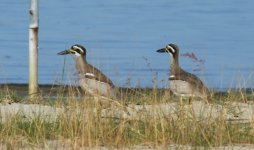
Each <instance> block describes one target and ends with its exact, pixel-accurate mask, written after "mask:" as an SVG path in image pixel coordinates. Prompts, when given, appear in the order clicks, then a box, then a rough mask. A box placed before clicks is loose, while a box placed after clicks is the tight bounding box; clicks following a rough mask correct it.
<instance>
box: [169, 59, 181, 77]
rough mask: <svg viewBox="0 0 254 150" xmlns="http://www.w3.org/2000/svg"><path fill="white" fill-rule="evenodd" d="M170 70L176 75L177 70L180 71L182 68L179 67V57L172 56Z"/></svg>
mask: <svg viewBox="0 0 254 150" xmlns="http://www.w3.org/2000/svg"><path fill="white" fill-rule="evenodd" d="M170 61H171V62H170V70H171V73H174V72H176V71H177V70H179V69H180V66H179V61H178V56H175V57H174V56H172V57H171V59H170Z"/></svg>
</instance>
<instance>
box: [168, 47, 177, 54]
mask: <svg viewBox="0 0 254 150" xmlns="http://www.w3.org/2000/svg"><path fill="white" fill-rule="evenodd" d="M167 48H170V49H171V50H172V52H173V53H175V52H176V51H175V49H174V48H173V47H172V46H170V45H168V46H167Z"/></svg>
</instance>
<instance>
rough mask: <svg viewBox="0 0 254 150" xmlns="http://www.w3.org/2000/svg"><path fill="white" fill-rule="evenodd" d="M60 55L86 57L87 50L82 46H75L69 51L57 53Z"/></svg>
mask: <svg viewBox="0 0 254 150" xmlns="http://www.w3.org/2000/svg"><path fill="white" fill-rule="evenodd" d="M57 54H58V55H66V54H74V55H75V56H86V48H85V47H84V46H82V45H79V44H75V45H72V46H71V47H70V48H69V49H67V50H64V51H61V52H59V53H57Z"/></svg>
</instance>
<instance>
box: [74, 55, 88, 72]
mask: <svg viewBox="0 0 254 150" xmlns="http://www.w3.org/2000/svg"><path fill="white" fill-rule="evenodd" d="M76 59H77V61H76V62H77V63H76V68H77V70H78V73H79V74H84V73H86V70H85V68H86V67H85V66H86V64H87V62H86V57H85V56H82V55H80V56H77V57H76Z"/></svg>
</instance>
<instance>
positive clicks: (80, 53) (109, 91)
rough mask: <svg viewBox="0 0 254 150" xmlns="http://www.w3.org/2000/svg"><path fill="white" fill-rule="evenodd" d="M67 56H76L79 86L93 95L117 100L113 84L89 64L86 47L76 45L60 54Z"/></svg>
mask: <svg viewBox="0 0 254 150" xmlns="http://www.w3.org/2000/svg"><path fill="white" fill-rule="evenodd" d="M66 54H74V55H75V56H76V69H77V71H78V74H79V84H80V86H81V88H82V89H83V90H84V91H87V92H88V93H90V94H92V95H97V96H103V97H106V98H110V99H116V93H117V92H116V88H115V86H114V84H113V82H112V81H111V80H110V79H109V78H108V77H107V76H106V75H104V74H103V73H102V72H101V71H100V70H99V69H97V68H95V67H94V66H92V65H90V64H89V63H87V61H86V49H85V47H83V46H82V45H79V44H75V45H73V46H71V47H70V49H68V50H64V51H61V52H59V53H58V55H66Z"/></svg>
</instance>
